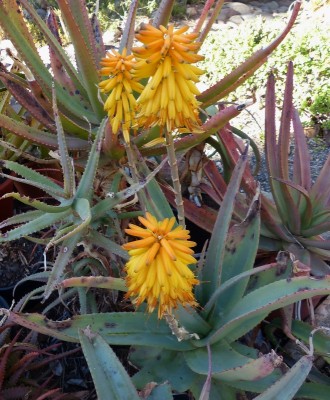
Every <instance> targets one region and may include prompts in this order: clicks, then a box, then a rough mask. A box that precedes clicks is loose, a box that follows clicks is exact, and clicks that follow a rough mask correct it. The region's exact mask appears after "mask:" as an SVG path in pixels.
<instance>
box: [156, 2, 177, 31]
mask: <svg viewBox="0 0 330 400" xmlns="http://www.w3.org/2000/svg"><path fill="white" fill-rule="evenodd" d="M173 6H174V0H162V1H161V2H160V4H159V6H158V8H157V12H156V15H155V17H154V19H153V22H152V25H153V26H155V27H156V28H158V27H159V25H164V26H166V25H167V24H168V21H169V20H170V17H171V13H172V9H173Z"/></svg>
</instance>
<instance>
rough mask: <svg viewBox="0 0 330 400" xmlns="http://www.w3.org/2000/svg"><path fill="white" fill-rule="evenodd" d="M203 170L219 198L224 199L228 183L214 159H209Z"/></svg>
mask: <svg viewBox="0 0 330 400" xmlns="http://www.w3.org/2000/svg"><path fill="white" fill-rule="evenodd" d="M203 171H204V173H205V175H206V176H207V178H208V180H209V181H210V183H211V185H212V187H213V190H214V191H215V192H216V194H217V196H218V198H219V199H220V200H222V199H223V196H224V195H225V193H226V190H227V184H226V182H225V180H224V179H223V177H222V175H221V174H220V172H219V169H218V168H217V166H216V164H215V162H214V161H213V160H208V161H207V162H206V163H205V164H204V166H203ZM218 203H219V202H218Z"/></svg>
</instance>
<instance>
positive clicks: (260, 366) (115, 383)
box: [3, 151, 329, 399]
mask: <svg viewBox="0 0 330 400" xmlns="http://www.w3.org/2000/svg"><path fill="white" fill-rule="evenodd" d="M246 162H247V156H246V151H245V153H244V155H243V156H242V157H241V159H240V160H239V162H238V164H237V166H236V168H235V170H234V172H233V176H232V178H231V181H230V183H229V185H228V189H227V192H226V195H225V197H224V200H223V205H222V207H221V210H220V212H219V215H218V218H217V221H216V224H215V227H214V231H213V235H212V237H211V240H210V244H209V247H208V249H207V252H206V253H205V258H204V259H202V260H200V261H199V263H198V264H199V266H197V269H196V270H195V273H196V274H197V275H198V280H199V281H200V284H199V286H197V287H196V290H195V296H196V300H197V301H198V303H199V304H200V307H197V308H196V309H195V308H191V307H188V306H186V307H182V306H179V305H178V307H176V308H175V309H174V310H173V313H172V314H170V315H169V316H168V317H167V318H166V320H167V323H168V324H167V323H166V322H165V320H164V319H161V320H159V319H157V314H156V312H153V313H152V314H150V315H147V313H146V312H145V311H143V309H144V305H143V304H140V306H139V308H140V309H141V310H138V311H135V312H110V313H94V314H85V315H79V316H78V315H77V316H73V317H72V318H70V319H68V320H65V321H58V322H56V321H51V320H48V319H47V318H45V317H44V316H42V315H38V314H24V313H19V312H9V311H4V310H3V313H4V314H5V315H6V316H8V321H10V322H13V323H18V324H21V325H23V326H26V327H29V328H30V329H33V330H36V331H37V332H40V333H44V334H48V335H52V336H55V337H57V338H59V339H61V340H67V341H70V342H80V343H81V344H82V348H83V351H84V354H85V357H86V359H87V362H88V363H89V365H90V367H91V370H92V371H93V378H94V382H95V384H96V388H97V391H98V395H99V398H103V397H102V393H105V392H106V391H108V393H113V398H122V397H120V396H126V397H127V398H139V397H138V392H137V391H136V389H135V388H134V386H132V383H131V381H130V378H129V376H128V375H127V373H126V372H125V370H123V368H122V367H121V366H120V364H119V361H118V359H117V357H116V355H115V353H114V352H113V351H112V350H111V348H110V347H109V344H110V345H131V346H133V347H132V350H131V356H130V361H131V363H133V364H134V365H135V366H136V367H138V368H139V369H140V370H139V372H137V373H136V374H135V375H134V376H133V377H132V380H133V383H134V385H135V386H136V387H137V389H139V390H143V389H144V388H145V387H146V386H147V385H148V383H150V382H155V383H157V384H158V385H160V386H161V385H162V384H163V383H164V382H165V381H167V382H169V384H170V386H171V389H172V390H174V391H176V392H179V393H181V392H184V391H186V390H190V391H191V392H192V393H193V395H194V396H195V398H199V397H200V396H202V395H203V396H204V397H202V398H205V399H207V398H210V399H216V398H219V396H220V393H221V394H223V393H226V396H227V398H231V397H233V396H237V395H243V393H244V392H245V391H249V392H253V393H262V392H265V391H266V392H265V393H267V389H268V388H270V387H271V388H272V389H271V393H272V395H273V396H275V395H278V396H283V397H281V398H285V399H291V398H293V396H294V395H295V394H296V393H298V394H297V396H298V397H299V393H300V392H298V390H301V393H304V391H305V390H307V389H308V390H311V391H312V393H314V392H315V391H317V390H319V388H318V387H317V386H318V385H317V383H316V381H314V379H313V377H312V376H309V379H311V380H312V382H315V383H314V384H313V385H312V386H310V385H309V384H305V383H304V382H305V379H306V378H307V375H308V373H309V371H310V369H311V367H312V365H313V362H312V361H313V355H312V353H308V354H307V355H306V356H302V357H301V358H300V359H299V360H298V361H297V365H296V366H295V367H293V368H292V369H288V368H286V370H287V372H286V373H284V371H285V369H284V370H283V367H281V368H280V366H281V365H282V358H281V356H280V355H278V354H276V353H275V351H273V350H271V351H269V352H268V353H266V354H258V351H257V350H256V349H254V348H253V347H251V344H250V345H248V344H247V343H246V342H244V340H242V338H244V337H246V335H247V334H248V332H249V331H251V330H252V329H253V328H255V327H258V326H259V324H260V323H261V322H262V320H263V319H265V317H267V315H268V314H269V313H270V312H271V311H273V310H275V309H278V308H282V307H285V306H287V305H289V304H292V303H293V302H296V301H299V300H301V299H304V298H310V297H313V296H315V295H322V294H328V293H329V278H328V277H327V278H324V279H322V280H315V279H311V278H310V277H309V276H296V275H295V273H294V268H293V261H292V259H291V257H290V254H289V253H288V252H285V253H282V254H281V255H280V257H279V258H278V261H277V262H275V263H272V264H268V265H262V266H259V267H257V268H254V261H255V256H256V253H257V250H258V238H259V231H260V198H259V196H258V195H257V196H256V197H255V198H254V200H253V202H252V204H251V207H250V209H249V211H248V214H247V216H246V218H245V219H244V221H243V222H241V223H240V224H236V225H233V226H232V227H230V221H231V213H232V210H233V200H234V198H235V195H236V194H237V191H238V189H239V186H240V180H241V177H242V175H243V173H244V169H245V166H246ZM133 229H134V227H133ZM151 266H152V264H151ZM150 272H151V270H150ZM120 279H121V278H118V280H120ZM60 286H61V287H63V288H64V287H65V288H68V287H70V286H72V287H73V286H74V287H76V286H81V287H82V288H83V287H98V288H107V289H110V290H111V289H115V290H118V284H117V281H116V279H113V278H108V279H106V278H104V277H102V278H101V277H90V278H89V279H86V278H85V277H81V278H79V277H77V278H69V279H68V280H64V281H63V282H62V283H61V284H60ZM123 286H124V285H123ZM302 288H303V290H302ZM121 290H124V287H122V289H121ZM304 329H305V333H303V334H302V333H301V332H300V333H298V335H297V336H298V337H301V339H302V340H303V339H305V340H306V339H307V338H308V335H306V328H304ZM309 329H310V330H311V329H312V328H309ZM296 330H297V329H296V325H295V324H294V330H293V332H294V333H296ZM315 335H316V337H317V338H318V339H317V340H316V339H315V343H317V344H315V346H316V347H315V351H316V352H319V351H323V350H324V348H323V347H322V345H320V342H319V340H320V336H319V334H315ZM321 336H322V335H321ZM324 340H325V343H327V341H326V339H324ZM244 343H245V344H244ZM323 346H324V344H323ZM300 367H301V368H300ZM118 371H119V372H118ZM106 377H107V379H105V378H106ZM288 379H291V380H294V381H295V382H296V383H295V385H293V387H292V391H287V392H286V393H285V392H283V390H284V389H283V388H285V383H284V382H287V380H288ZM306 385H307V386H306ZM300 386H301V389H299V388H300ZM166 389H168V388H166ZM158 390H164V391H165V387H162V389H158ZM119 392H120V395H119V394H118V393H119ZM151 393H152V392H151ZM283 393H284V394H283ZM262 396H263V395H260V398H264V397H262ZM265 396H266V395H265ZM163 398H164V399H165V398H168V399H170V398H172V397H171V395H170V392H168V395H167V397H163ZM265 398H267V397H265ZM311 398H314V397H311Z"/></svg>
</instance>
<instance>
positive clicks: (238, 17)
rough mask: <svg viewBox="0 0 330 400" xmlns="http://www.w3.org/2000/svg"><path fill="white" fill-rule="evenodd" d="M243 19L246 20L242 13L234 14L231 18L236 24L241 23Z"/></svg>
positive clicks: (230, 20)
mask: <svg viewBox="0 0 330 400" xmlns="http://www.w3.org/2000/svg"><path fill="white" fill-rule="evenodd" d="M243 21H244V20H243V17H242V15H233V16H232V17H230V18H229V22H233V23H234V24H236V25H239V24H240V23H242V22H243Z"/></svg>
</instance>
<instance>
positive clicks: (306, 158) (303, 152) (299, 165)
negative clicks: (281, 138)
mask: <svg viewBox="0 0 330 400" xmlns="http://www.w3.org/2000/svg"><path fill="white" fill-rule="evenodd" d="M292 122H293V130H294V137H295V153H294V166H293V181H294V182H295V183H297V184H298V185H300V186H302V187H304V188H305V189H307V190H310V188H311V184H312V183H311V169H310V154H309V150H308V146H307V142H306V137H305V134H304V128H303V126H302V123H301V121H300V118H299V114H298V111H297V110H296V109H295V108H294V109H293V112H292Z"/></svg>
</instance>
